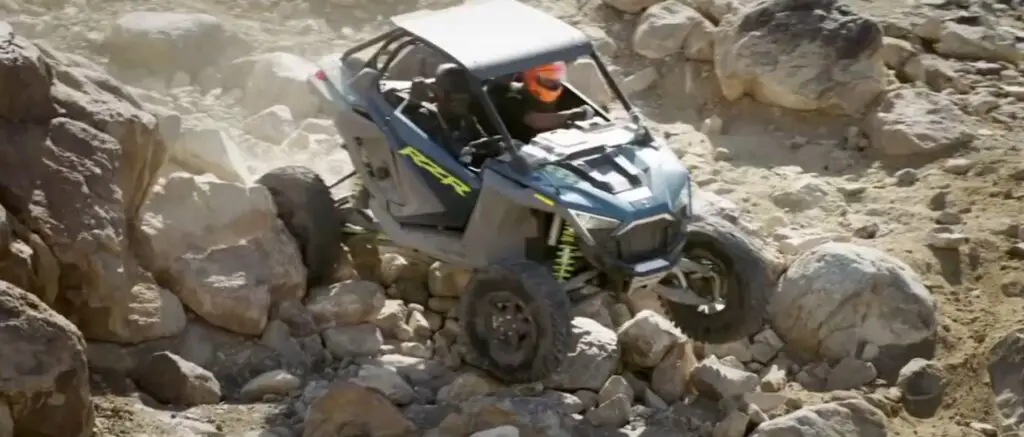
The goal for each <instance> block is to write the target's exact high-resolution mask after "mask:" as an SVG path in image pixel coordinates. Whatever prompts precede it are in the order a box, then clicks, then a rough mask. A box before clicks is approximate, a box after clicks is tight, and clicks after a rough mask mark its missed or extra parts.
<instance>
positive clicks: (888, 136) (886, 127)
mask: <svg viewBox="0 0 1024 437" xmlns="http://www.w3.org/2000/svg"><path fill="white" fill-rule="evenodd" d="M967 121H968V117H967V115H965V114H964V113H963V112H962V111H960V108H958V107H957V105H956V103H954V102H953V100H952V99H950V98H949V97H947V96H945V95H943V94H939V93H936V92H934V91H930V90H927V89H923V88H904V89H899V90H896V91H893V92H890V93H889V94H887V95H886V96H885V98H884V99H883V100H882V104H881V105H879V106H878V109H876V110H875V111H874V112H872V113H871V114H869V115H868V117H867V118H866V119H865V120H864V122H865V133H867V136H868V138H869V139H870V140H871V146H872V147H873V148H874V149H876V150H878V151H879V152H880V153H881V154H883V155H886V156H912V155H929V154H934V153H944V152H950V151H953V150H956V149H959V148H963V147H966V146H968V145H970V144H971V143H972V142H973V141H974V140H975V139H976V138H977V136H976V135H975V134H974V133H973V132H971V131H970V129H968V128H967V126H968V125H969V123H968V122H967Z"/></svg>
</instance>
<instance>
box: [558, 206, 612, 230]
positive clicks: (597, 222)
mask: <svg viewBox="0 0 1024 437" xmlns="http://www.w3.org/2000/svg"><path fill="white" fill-rule="evenodd" d="M569 214H572V218H573V219H575V220H576V223H579V225H580V227H581V228H583V229H614V228H617V227H619V224H620V222H619V221H618V220H615V219H610V218H608V217H602V216H599V215H594V214H588V213H585V212H580V211H573V210H571V209H570V210H569Z"/></svg>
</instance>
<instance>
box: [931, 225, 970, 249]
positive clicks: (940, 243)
mask: <svg viewBox="0 0 1024 437" xmlns="http://www.w3.org/2000/svg"><path fill="white" fill-rule="evenodd" d="M927 238H928V239H927V241H926V243H925V244H927V245H928V247H932V248H935V249H957V248H959V247H960V246H963V245H965V244H967V242H968V241H969V239H968V238H967V236H966V235H964V234H961V233H958V232H956V231H954V230H953V228H950V227H949V226H936V227H934V228H932V230H931V231H929V232H928V237H927Z"/></svg>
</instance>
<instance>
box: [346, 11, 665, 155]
mask: <svg viewBox="0 0 1024 437" xmlns="http://www.w3.org/2000/svg"><path fill="white" fill-rule="evenodd" d="M418 45H422V46H425V47H426V48H428V49H430V50H431V51H433V52H435V53H436V54H438V55H441V56H443V57H444V58H445V60H446V61H448V62H453V63H455V64H457V65H459V66H461V67H463V68H466V69H467V71H469V72H470V76H471V77H470V80H472V81H473V83H472V84H470V87H469V88H470V89H471V90H472V92H473V95H474V97H476V99H477V100H478V102H479V103H480V106H481V108H482V109H483V112H484V114H485V115H486V116H487V119H488V121H489V122H490V124H491V126H493V127H494V129H495V130H496V131H497V134H498V136H499V137H500V139H501V145H502V149H503V150H504V151H505V152H506V153H507V154H508V156H509V157H510V158H511V160H512V161H511V162H510V165H511V167H512V169H513V170H515V171H517V172H520V173H523V174H525V173H528V172H529V171H530V166H529V164H527V162H526V160H525V159H523V157H522V156H520V154H519V144H517V143H519V142H518V141H516V140H514V139H513V138H512V136H511V134H510V133H509V131H508V128H507V127H506V126H505V123H504V121H502V119H501V115H500V114H499V113H498V109H497V107H496V106H495V105H494V102H493V101H492V99H491V97H490V93H489V90H490V86H491V85H492V84H494V83H496V82H502V81H510V80H512V79H513V78H515V77H516V75H517V74H518V73H519V72H521V71H522V70H525V69H527V68H529V67H532V66H534V65H537V64H540V63H542V62H543V61H542V62H536V60H534V59H529V57H528V58H527V59H521V60H518V62H514V63H511V64H510V65H508V66H507V68H505V69H504V70H507V71H503V73H504V74H501V75H500V76H497V77H480V75H479V73H481V72H480V71H474V70H473V69H472V68H470V67H469V66H467V65H466V64H465V63H464V62H462V61H460V60H459V59H457V58H456V57H454V56H452V55H451V54H449V53H448V52H447V51H445V50H444V49H443V48H441V47H438V46H437V45H435V44H433V43H432V42H430V41H428V40H425V39H423V38H420V37H419V36H417V35H415V34H413V33H411V32H409V31H407V30H406V29H403V28H396V29H392V30H389V31H386V32H384V33H382V34H379V35H377V36H375V37H373V38H370V39H369V40H367V41H364V42H362V43H360V44H357V45H355V46H353V47H351V48H349V49H348V50H346V51H345V52H343V53H342V55H341V64H342V65H343V66H346V68H354V69H355V70H357V71H358V70H360V69H364V68H370V69H373V70H376V71H378V72H380V73H381V74H380V75H379V76H377V77H376V78H375V79H374V80H373V82H372V84H371V85H372V87H373V89H380V81H381V80H383V79H386V78H387V77H388V72H389V70H390V69H391V66H392V65H393V64H394V62H395V61H396V60H397V59H399V56H401V55H402V54H403V53H406V52H408V51H410V50H411V49H413V48H414V47H416V46H418ZM377 46H379V47H378V48H377V49H376V50H374V51H373V52H372V54H371V55H370V57H369V58H367V59H366V61H364V62H361V64H356V63H355V61H357V60H359V61H361V59H359V58H358V57H356V55H357V54H359V53H362V52H364V51H366V50H368V49H371V48H374V47H377ZM547 55H548V56H545V57H546V58H551V57H553V56H551V55H555V54H552V53H549V54H547ZM586 56H588V57H589V58H590V59H591V60H593V62H594V64H595V65H596V66H597V69H598V71H599V72H600V74H601V77H602V79H604V81H605V84H606V85H607V86H608V87H609V89H610V90H611V92H612V94H613V95H614V96H615V98H616V100H618V102H619V104H620V105H622V107H623V109H625V110H626V111H627V112H628V113H629V115H630V118H631V121H632V122H633V123H635V124H636V125H637V126H639V127H643V122H642V120H641V118H640V116H639V113H638V112H637V111H636V109H635V108H634V107H633V105H632V104H631V103H630V102H629V100H628V99H627V98H626V96H625V94H624V93H623V92H622V90H621V88H619V86H618V84H617V83H616V82H615V79H614V78H613V77H612V75H611V72H610V71H609V70H608V67H607V66H606V65H605V63H604V61H602V59H601V57H600V56H598V54H597V52H596V51H594V50H593V49H592V48H590V50H588V51H587V53H586ZM555 59H557V57H556V58H555ZM557 60H561V61H571V60H572V59H557ZM549 62H550V61H549ZM491 70H494V69H493V68H492V69H491ZM580 97H581V98H583V99H584V101H587V98H586V96H583V95H580ZM644 131H646V128H644Z"/></svg>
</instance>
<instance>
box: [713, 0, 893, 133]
mask: <svg viewBox="0 0 1024 437" xmlns="http://www.w3.org/2000/svg"><path fill="white" fill-rule="evenodd" d="M882 36H883V35H882V29H881V27H879V25H878V24H877V23H875V22H874V21H872V20H871V19H869V18H866V17H862V16H860V15H857V14H856V13H854V12H853V11H851V10H850V9H849V7H848V6H846V5H843V4H842V3H840V2H839V0H762V1H760V2H758V3H756V4H755V5H754V6H752V7H750V8H749V9H747V10H745V11H744V12H743V13H738V14H734V15H729V16H727V17H726V18H725V19H724V20H723V21H722V23H721V24H720V25H719V27H718V31H717V32H716V34H715V72H716V74H717V75H718V79H719V82H720V83H721V87H722V93H723V94H724V95H725V97H726V98H728V99H730V100H731V99H737V98H740V97H741V96H743V95H744V94H749V95H751V96H753V97H754V98H756V99H758V100H760V101H762V102H764V103H768V104H772V105H777V106H781V107H784V108H790V109H796V110H808V111H809V110H828V111H832V112H836V113H841V114H852V115H859V114H860V113H862V112H863V110H864V109H865V108H866V107H867V106H868V105H869V104H870V103H871V102H872V101H873V100H874V99H875V97H876V96H878V94H879V93H881V92H882V91H883V90H884V89H885V86H886V80H887V78H888V76H887V73H886V69H885V65H884V64H883V62H882V58H881V56H880V52H881V48H882Z"/></svg>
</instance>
